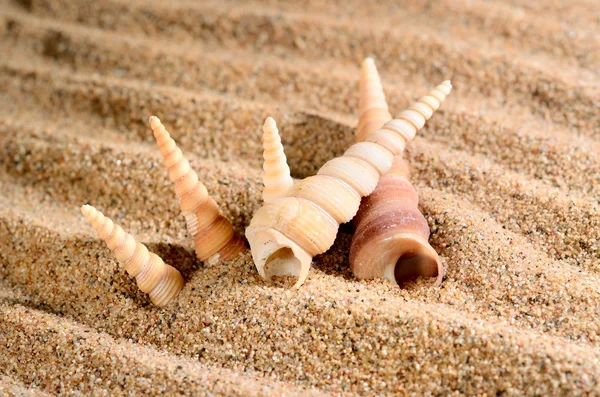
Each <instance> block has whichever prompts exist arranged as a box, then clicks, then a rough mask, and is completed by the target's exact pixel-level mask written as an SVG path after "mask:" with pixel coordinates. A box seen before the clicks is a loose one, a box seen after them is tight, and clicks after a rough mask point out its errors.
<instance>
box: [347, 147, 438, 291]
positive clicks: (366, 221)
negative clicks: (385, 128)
mask: <svg viewBox="0 0 600 397" xmlns="http://www.w3.org/2000/svg"><path fill="white" fill-rule="evenodd" d="M418 204H419V197H418V194H417V192H416V190H415V188H414V187H413V185H412V184H411V183H410V181H409V170H408V164H407V163H406V161H405V160H404V159H403V158H402V156H396V157H394V162H393V165H392V167H391V168H390V170H389V171H388V172H387V173H386V174H385V175H383V176H382V177H381V178H380V179H379V183H378V184H377V188H376V189H375V190H374V191H373V193H371V195H370V196H368V197H365V198H363V200H362V203H361V205H360V209H359V211H358V213H357V215H356V217H355V218H354V224H355V227H356V231H355V233H354V236H353V238H352V244H351V246H350V267H351V269H352V272H353V273H354V275H355V276H356V277H358V278H361V279H365V278H367V279H369V278H386V279H388V280H390V281H391V282H392V283H394V284H401V283H402V282H403V281H405V280H409V279H412V278H416V277H418V276H426V277H436V282H435V285H439V284H440V283H441V282H442V277H443V276H444V273H445V269H444V266H443V265H442V261H441V260H440V258H439V256H438V254H437V252H435V250H434V249H433V248H432V247H431V245H429V242H428V239H429V226H428V225H427V220H426V219H425V218H424V217H423V214H421V212H420V211H419V208H418Z"/></svg>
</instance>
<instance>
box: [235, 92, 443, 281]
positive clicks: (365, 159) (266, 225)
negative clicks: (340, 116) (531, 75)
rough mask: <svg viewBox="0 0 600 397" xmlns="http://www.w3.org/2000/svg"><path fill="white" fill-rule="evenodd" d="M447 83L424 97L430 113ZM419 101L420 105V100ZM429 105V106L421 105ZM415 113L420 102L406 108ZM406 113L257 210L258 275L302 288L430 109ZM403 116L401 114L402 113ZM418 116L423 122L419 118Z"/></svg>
mask: <svg viewBox="0 0 600 397" xmlns="http://www.w3.org/2000/svg"><path fill="white" fill-rule="evenodd" d="M451 88H452V86H451V85H450V82H444V83H443V84H441V85H439V86H438V87H437V88H436V89H435V90H434V91H432V93H433V92H435V94H434V95H432V94H430V95H429V96H427V97H424V98H428V99H426V100H425V101H424V102H423V103H425V104H427V103H429V101H430V100H429V97H431V98H433V99H435V101H436V103H433V102H431V103H432V105H433V106H431V107H430V109H432V108H433V107H435V108H436V109H437V107H439V105H440V103H441V101H443V99H444V98H445V96H446V95H448V94H449V93H450V90H451ZM422 100H423V98H422V99H421V100H419V101H422ZM426 106H428V107H429V106H430V105H426ZM413 108H415V109H420V108H421V105H420V102H417V104H415V105H413V107H411V108H410V109H409V110H410V111H412V109H413ZM423 113H424V114H421V113H418V114H419V116H416V115H413V114H412V113H409V115H410V116H411V118H410V120H413V119H414V120H413V121H415V123H412V122H407V121H406V120H405V119H404V118H402V119H397V120H391V121H389V122H387V123H386V124H385V125H384V126H383V127H382V128H381V129H379V130H376V131H374V132H372V133H370V134H369V135H368V136H367V138H366V141H365V142H360V143H356V144H354V145H352V146H351V147H350V148H349V149H348V150H347V151H346V153H344V155H343V156H341V157H337V158H335V159H333V160H330V161H328V162H327V163H325V165H324V166H323V167H321V169H320V170H319V172H318V173H317V175H315V176H311V177H309V178H306V179H304V180H302V181H300V182H298V183H297V184H295V185H294V186H293V187H292V189H290V191H288V192H287V193H286V194H285V195H284V197H281V198H278V199H276V200H274V201H272V202H270V203H265V205H264V206H263V207H262V208H260V209H259V210H258V211H257V212H256V213H255V214H254V217H253V218H252V221H251V222H250V225H249V226H248V228H247V229H246V238H247V239H248V241H249V243H250V248H251V250H252V258H253V260H254V264H255V265H256V268H257V270H258V272H259V274H260V275H261V276H262V277H263V278H265V279H267V280H270V279H271V278H272V277H273V276H294V277H297V282H296V284H295V286H294V287H296V288H297V287H299V286H300V285H302V283H303V282H304V280H305V279H306V277H307V276H308V272H309V269H310V264H311V262H312V258H313V256H315V255H317V254H321V253H323V252H325V251H327V250H328V249H329V248H330V247H331V245H332V244H333V242H334V240H335V237H336V235H337V231H338V227H339V225H340V224H341V223H344V222H348V221H349V220H351V219H352V218H353V217H354V215H355V214H356V212H357V211H358V207H359V205H360V201H361V197H364V196H368V195H369V194H371V192H373V190H374V189H375V187H376V186H377V182H378V181H379V177H380V175H382V174H384V173H386V172H387V171H388V170H389V168H390V167H391V165H392V160H393V156H395V155H398V154H401V153H402V151H403V150H404V147H405V145H406V141H408V140H410V139H412V138H413V137H414V136H415V133H416V132H417V130H418V129H420V128H421V127H422V126H423V124H425V120H427V119H428V118H429V117H431V115H432V114H433V110H431V111H427V112H423ZM402 115H404V113H402ZM418 117H422V118H423V121H422V123H421V122H419V120H420V119H419V118H418Z"/></svg>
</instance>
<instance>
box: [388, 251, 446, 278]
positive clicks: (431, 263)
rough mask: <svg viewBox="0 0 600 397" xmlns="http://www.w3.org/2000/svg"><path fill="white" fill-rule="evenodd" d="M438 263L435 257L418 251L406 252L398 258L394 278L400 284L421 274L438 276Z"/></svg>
mask: <svg viewBox="0 0 600 397" xmlns="http://www.w3.org/2000/svg"><path fill="white" fill-rule="evenodd" d="M438 271H439V270H438V264H437V261H436V260H435V258H432V257H431V256H430V255H426V254H423V253H418V252H406V253H404V254H403V255H401V256H400V258H398V260H397V261H396V266H395V267H394V278H395V279H396V282H397V283H398V285H402V284H403V283H404V282H405V281H409V280H414V279H416V278H417V277H419V276H424V277H437V276H438Z"/></svg>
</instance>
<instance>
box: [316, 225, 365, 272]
mask: <svg viewBox="0 0 600 397" xmlns="http://www.w3.org/2000/svg"><path fill="white" fill-rule="evenodd" d="M353 234H354V227H353V226H352V224H351V223H344V224H342V225H340V229H339V231H338V234H337V236H336V238H335V241H334V243H333V245H332V246H331V248H330V249H329V250H328V251H327V252H325V253H324V254H321V255H317V256H315V257H314V258H313V263H312V266H313V267H314V268H315V269H318V270H319V271H321V272H323V273H325V274H327V275H331V276H336V277H343V278H344V279H346V280H356V279H355V278H354V275H353V274H352V270H350V264H349V263H350V262H349V258H348V257H349V254H350V243H351V242H352V235H353Z"/></svg>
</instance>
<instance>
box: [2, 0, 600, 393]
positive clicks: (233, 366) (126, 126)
mask: <svg viewBox="0 0 600 397" xmlns="http://www.w3.org/2000/svg"><path fill="white" fill-rule="evenodd" d="M496 3H497V2H491V1H490V2H486V1H482V0H475V1H466V0H458V1H450V0H440V1H435V2H434V1H424V2H404V1H401V2H396V1H392V0H381V1H379V2H378V4H376V5H364V4H363V2H361V1H358V0H350V1H349V2H345V1H344V2H341V1H333V2H331V1H320V0H304V1H302V2H300V3H297V2H295V4H293V3H292V2H289V3H282V4H279V3H278V2H275V1H270V0H265V1H260V0H253V1H251V2H250V3H246V4H244V5H236V3H235V2H233V1H230V0H220V1H210V2H203V3H201V4H196V3H195V2H185V1H179V0H172V1H169V2H141V1H134V2H129V1H125V0H108V1H102V2H96V1H93V0H82V1H78V2H69V1H66V0H57V1H50V0H21V1H7V0H3V1H1V2H0V33H1V34H2V39H1V40H0V50H1V51H2V54H3V56H2V60H1V61H0V86H1V87H2V89H1V90H0V151H1V152H0V189H1V192H2V194H1V195H0V394H3V395H4V394H7V395H43V394H47V395H55V394H66V395H119V394H130V393H138V394H143V393H144V394H158V393H161V392H163V393H169V394H175V393H179V394H195V395H304V394H307V395H321V394H325V395H327V394H331V395H346V394H348V395H350V394H362V395H367V394H377V395H385V394H393V393H399V394H415V395H423V394H425V395H427V394H435V395H441V394H444V395H445V394H450V393H454V394H457V395H459V394H468V395H474V394H481V395H513V394H528V395H561V394H563V395H581V394H588V395H589V394H596V395H600V213H599V208H598V207H599V203H598V197H600V141H599V140H600V102H599V98H600V87H599V86H598V83H597V82H598V78H599V76H600V68H599V67H598V65H600V38H599V36H598V33H597V32H598V30H599V27H600V26H599V24H600V21H599V20H598V17H597V15H598V6H597V4H596V2H595V1H594V0H574V1H571V2H568V3H565V2H562V1H558V0H557V1H552V2H548V5H546V3H544V4H542V3H543V2H534V3H531V2H530V1H524V0H511V1H508V2H502V3H501V4H496ZM530 3H531V4H530ZM298 4H299V5H298ZM369 55H372V56H374V57H375V58H376V61H377V65H378V68H379V71H380V73H381V76H382V79H383V82H384V87H385V89H386V95H387V97H388V101H389V104H390V109H391V111H392V114H395V113H396V114H397V113H399V112H400V111H401V110H402V109H403V108H404V107H406V106H407V105H409V104H410V102H411V101H414V100H415V99H416V98H418V97H419V96H421V95H423V94H425V93H426V92H427V91H428V90H429V89H431V88H432V87H434V86H435V85H437V84H439V83H440V82H442V81H443V80H445V79H451V80H452V83H453V85H454V90H453V92H452V94H451V95H450V96H449V97H448V98H447V100H446V102H445V103H444V104H443V106H442V108H441V109H440V110H439V111H438V112H437V113H436V114H435V115H434V117H433V118H432V119H431V120H430V122H429V123H428V125H427V126H426V128H425V129H423V130H422V131H421V132H419V134H418V136H417V138H416V139H415V140H414V141H413V142H412V143H411V144H410V145H409V147H408V149H407V159H408V161H409V163H410V165H411V171H412V173H413V176H412V179H413V183H414V185H415V187H416V188H417V190H418V191H419V194H420V198H421V204H420V208H421V210H422V212H423V213H424V215H425V217H426V218H427V220H428V222H429V225H430V227H431V231H432V235H431V243H432V246H433V247H434V248H435V249H436V250H437V251H438V252H439V253H440V255H441V256H442V257H443V259H444V261H445V262H446V263H447V265H448V274H447V276H446V279H445V280H444V283H443V284H442V287H441V288H431V287H430V286H429V284H428V281H427V280H419V281H417V282H415V283H412V284H410V285H408V286H407V288H406V289H399V288H397V287H394V286H392V285H390V284H389V283H388V282H385V281H382V280H373V281H358V280H356V279H354V278H353V276H352V273H351V271H350V269H349V266H348V249H349V243H350V239H351V237H352V228H351V226H349V225H343V226H342V227H341V229H340V233H339V235H338V239H337V240H336V243H335V244H334V246H333V248H332V249H331V250H330V251H329V252H327V253H326V254H323V255H321V256H319V257H317V258H315V261H314V264H313V268H312V270H311V273H310V276H309V278H308V280H307V282H306V283H305V285H304V286H303V287H302V288H301V289H300V290H298V291H292V290H288V289H285V288H283V287H281V286H277V285H269V284H267V283H265V282H264V281H262V280H261V279H260V278H259V276H258V274H257V272H256V269H255V268H254V265H253V263H252V260H251V257H250V255H249V253H246V254H245V255H243V256H242V257H240V258H238V259H236V260H233V261H231V262H228V263H222V264H218V265H214V266H206V265H203V264H201V263H198V262H197V260H196V259H195V255H194V252H193V243H192V241H190V239H189V238H188V236H187V232H186V230H185V221H184V218H183V216H182V215H181V214H180V213H179V209H178V204H177V200H176V197H175V193H174V191H173V187H172V184H171V183H170V182H169V181H168V179H167V177H166V171H165V170H164V168H163V166H162V163H161V158H160V154H159V152H158V150H157V148H156V147H155V144H154V139H153V137H152V134H151V131H150V128H149V126H148V123H147V120H148V117H149V116H150V115H152V114H155V115H157V116H158V117H160V118H161V120H162V121H163V123H164V124H165V125H166V126H167V128H168V129H169V130H170V131H171V133H172V135H173V137H174V138H175V139H176V140H177V142H178V143H179V144H180V146H181V148H182V150H183V151H184V153H185V154H186V156H187V157H188V159H189V160H190V161H191V163H192V166H193V167H194V168H195V169H196V170H197V171H198V173H199V175H200V177H201V179H202V180H203V182H204V183H205V184H206V185H207V187H208V189H209V191H210V192H211V193H212V194H213V195H214V197H215V199H216V201H217V202H218V203H220V205H221V207H222V208H223V210H224V212H225V214H226V215H227V216H228V217H229V219H231V220H232V222H233V224H234V227H235V229H236V230H237V231H238V232H239V233H243V230H244V229H245V227H246V226H247V225H248V223H249V222H250V219H251V217H252V214H253V213H254V212H255V211H256V210H257V209H258V208H259V207H260V205H261V199H260V192H261V188H262V187H261V182H260V181H261V150H262V148H261V141H260V137H261V130H260V126H261V125H262V123H263V121H264V119H265V118H266V117H267V116H272V117H274V118H275V119H276V120H277V122H278V125H279V126H280V129H281V133H282V140H283V143H284V145H285V148H286V154H287V155H288V159H289V163H290V168H291V169H292V174H293V176H294V177H295V178H304V177H306V176H310V175H312V174H314V173H315V172H316V170H318V168H319V167H320V166H321V165H322V164H324V163H325V162H326V161H327V160H329V159H331V158H332V157H334V156H338V155H340V154H341V153H343V151H344V150H345V149H346V148H347V147H348V146H349V145H350V144H351V143H352V141H353V133H354V130H353V128H354V126H355V123H356V109H357V104H358V78H359V65H360V61H361V60H362V58H364V57H365V56H369ZM84 203H90V204H92V205H94V206H96V207H97V208H98V209H99V210H101V211H103V212H104V213H105V214H106V215H107V216H110V217H111V218H113V219H114V220H115V221H117V222H119V223H120V224H121V225H122V226H123V227H124V228H126V229H127V230H128V231H129V232H131V233H132V234H134V235H135V236H137V237H138V239H139V240H140V241H142V242H144V243H145V244H146V245H148V247H149V248H150V249H151V250H152V251H154V252H156V253H157V254H159V255H161V256H162V258H163V259H164V260H165V261H166V262H167V263H170V264H171V265H173V266H175V267H177V268H178V269H179V270H180V271H181V272H182V274H183V275H184V277H185V278H186V280H187V283H186V286H185V287H184V290H183V291H182V293H181V294H180V296H179V297H178V299H177V300H176V302H175V303H174V304H172V305H171V306H169V307H168V308H166V309H158V308H156V307H154V306H152V305H151V304H150V302H149V300H148V297H147V296H146V295H144V294H143V293H141V292H140V291H138V290H137V287H136V285H135V282H134V280H132V279H130V278H129V277H128V276H127V275H126V274H125V272H124V271H123V270H122V269H121V268H120V267H119V265H118V263H117V262H116V261H115V260H114V259H113V258H112V257H111V255H110V253H109V251H108V249H107V248H106V247H105V245H104V243H103V242H101V241H99V240H98V239H97V237H96V234H95V232H94V230H93V229H92V228H91V227H89V226H87V225H86V224H85V222H84V220H83V218H82V216H81V215H80V213H79V207H80V206H81V205H82V204H84Z"/></svg>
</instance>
